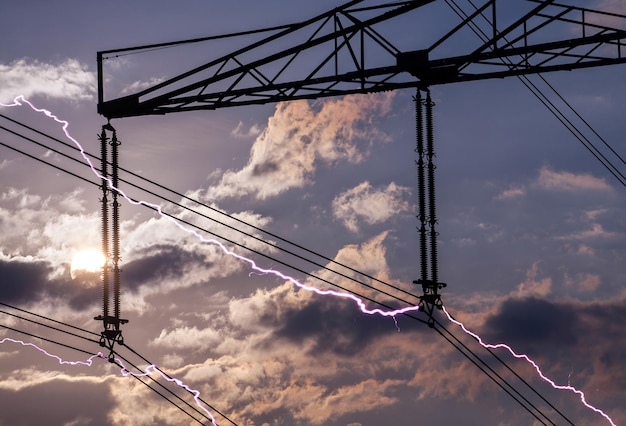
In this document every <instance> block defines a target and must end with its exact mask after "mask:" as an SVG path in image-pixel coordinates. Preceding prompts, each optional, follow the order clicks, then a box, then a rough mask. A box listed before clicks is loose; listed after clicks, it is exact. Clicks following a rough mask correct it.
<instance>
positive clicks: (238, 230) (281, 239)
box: [0, 114, 415, 296]
mask: <svg viewBox="0 0 626 426" xmlns="http://www.w3.org/2000/svg"><path fill="white" fill-rule="evenodd" d="M0 117H2V118H5V119H7V120H9V121H12V122H13V123H16V124H19V125H20V126H23V127H25V128H27V129H29V130H31V131H34V132H36V133H39V134H40V135H42V136H45V137H47V138H49V139H52V140H54V141H55V142H58V143H61V144H62V145H64V146H66V147H68V148H71V149H73V150H75V151H80V150H79V149H78V148H77V147H76V146H75V145H72V144H69V143H67V142H64V141H61V140H59V139H57V138H55V137H53V136H50V135H48V134H46V133H44V132H40V131H38V130H36V129H34V128H32V127H30V126H28V125H25V124H23V123H20V122H18V121H16V120H13V119H11V118H9V117H7V116H5V115H3V114H0ZM0 128H2V129H4V130H6V131H9V132H11V133H13V134H16V135H18V136H20V137H22V138H24V139H26V140H29V141H31V142H34V143H36V144H38V145H40V146H43V147H45V148H46V149H49V150H51V151H54V152H56V153H58V154H60V155H63V156H65V157H67V158H70V159H72V160H74V161H76V162H79V163H81V164H83V165H86V164H85V163H84V162H83V161H81V160H77V159H74V158H72V157H69V156H67V155H66V154H62V153H60V152H59V151H56V150H54V149H53V148H50V147H49V146H47V145H45V144H40V143H39V142H36V141H33V140H32V139H30V138H28V137H26V136H23V135H20V134H17V133H16V132H13V131H12V130H8V129H7V128H5V127H3V126H0ZM85 154H86V155H87V156H89V157H91V158H92V159H95V160H99V161H101V160H100V158H99V157H97V156H96V155H93V154H90V153H87V152H85ZM109 164H110V163H109ZM119 169H120V170H122V171H123V172H125V173H128V174H130V175H132V176H134V177H136V178H138V179H141V180H143V181H145V182H148V183H150V184H152V185H155V186H157V187H159V188H161V189H164V190H166V191H168V192H171V193H173V194H174V195H176V196H179V197H181V198H183V199H186V200H188V201H192V202H194V203H196V204H198V205H199V206H201V207H205V208H207V209H209V210H211V211H213V212H215V213H219V214H221V215H223V216H226V217H228V218H229V219H232V220H234V221H236V222H238V223H241V224H243V225H246V226H248V227H250V228H252V229H254V230H256V231H259V232H262V233H265V234H267V235H269V236H270V237H272V238H276V239H278V240H280V241H283V242H285V243H287V244H290V245H292V246H294V247H296V248H298V249H301V250H304V251H306V252H308V253H311V254H313V255H315V256H318V257H320V258H322V259H324V260H326V261H328V262H330V263H332V264H335V265H337V266H340V267H343V268H346V269H348V270H350V271H352V272H355V273H357V274H359V275H361V276H363V277H365V278H368V279H370V280H372V281H375V282H378V283H380V284H383V285H385V286H387V287H390V288H392V289H394V290H396V291H400V292H402V293H405V294H406V295H409V296H415V295H414V294H413V293H411V292H409V291H407V290H404V289H403V288H400V287H398V286H394V285H392V284H389V283H387V282H385V281H383V280H381V279H379V278H376V277H374V276H372V275H369V274H366V273H364V272H360V271H358V270H356V269H355V268H352V267H351V266H348V265H346V264H344V263H342V262H339V261H337V260H334V259H332V258H330V257H328V256H325V255H323V254H320V253H317V252H315V251H313V250H311V249H308V248H306V247H304V246H302V245H300V244H298V243H295V242H292V241H290V240H288V239H286V238H283V237H281V236H279V235H277V234H274V233H272V232H270V231H267V230H265V229H263V228H260V227H258V226H256V225H253V224H251V223H248V222H246V221H244V220H242V219H240V218H238V217H236V216H233V215H230V214H228V213H225V212H223V211H221V210H219V209H217V208H215V207H213V206H210V205H208V204H206V203H203V202H201V201H198V200H195V199H193V198H191V197H189V196H187V195H185V194H182V193H180V192H178V191H175V190H173V189H170V188H168V187H166V186H164V185H161V184H159V183H157V182H155V181H153V180H150V179H148V178H145V177H143V176H140V175H138V174H136V173H133V172H131V171H129V170H126V169H124V168H122V167H119ZM120 180H121V181H122V182H124V183H126V184H129V185H131V186H133V187H135V188H137V189H140V190H142V191H144V192H146V193H148V194H150V195H154V196H156V197H158V198H160V199H162V200H164V201H167V202H169V203H171V204H174V205H176V206H178V207H180V208H183V209H185V210H188V211H191V212H193V213H195V214H197V215H199V216H201V217H204V218H206V219H209V220H211V221H213V222H216V223H218V224H220V225H223V226H225V227H227V228H229V229H232V230H234V231H236V232H239V233H241V234H243V235H245V236H247V237H250V238H253V239H255V240H257V241H260V242H262V243H264V244H267V245H269V246H271V247H274V248H276V249H278V250H282V251H284V252H285V253H288V254H291V255H292V256H295V257H298V258H300V259H302V260H305V261H307V262H309V263H312V264H314V265H315V266H318V267H321V268H323V269H326V270H328V271H330V272H333V273H336V274H338V275H341V276H342V277H344V278H347V279H349V280H352V281H355V282H358V283H359V284H363V283H362V282H360V281H356V280H355V279H354V278H353V277H349V276H347V275H345V274H342V273H341V272H338V271H335V270H333V269H330V268H329V267H328V266H325V265H322V264H320V263H316V262H314V261H312V260H310V259H307V258H305V257H303V256H301V255H298V254H296V253H293V252H291V251H290V250H287V249H285V248H283V247H280V246H277V245H275V244H272V243H271V242H269V241H266V240H264V239H262V238H259V237H257V236H255V235H253V234H250V233H248V232H245V231H243V230H240V229H237V228H235V227H234V226H232V225H228V224H226V223H224V222H221V221H219V220H217V219H215V218H212V217H210V216H207V215H205V214H203V213H201V212H198V211H196V210H193V209H192V208H191V207H189V206H185V205H183V204H181V203H178V202H176V201H172V200H170V199H168V198H166V197H164V196H162V195H159V194H156V193H154V192H152V191H149V190H147V189H145V188H143V187H141V186H138V185H136V184H134V183H131V182H129V181H127V180H125V179H121V178H120Z"/></svg>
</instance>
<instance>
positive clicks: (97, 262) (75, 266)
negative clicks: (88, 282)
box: [70, 249, 106, 279]
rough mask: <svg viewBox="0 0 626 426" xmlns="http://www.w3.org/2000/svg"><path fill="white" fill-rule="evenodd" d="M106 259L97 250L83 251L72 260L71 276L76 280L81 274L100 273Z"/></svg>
mask: <svg viewBox="0 0 626 426" xmlns="http://www.w3.org/2000/svg"><path fill="white" fill-rule="evenodd" d="M105 260H106V258H105V257H104V255H103V254H102V252H100V251H99V250H96V249H86V250H81V251H79V252H78V253H76V254H75V255H74V257H73V258H72V265H71V267H70V275H71V276H72V279H75V278H76V277H77V276H78V274H79V273H81V272H91V273H93V272H100V271H101V270H102V266H103V265H104V262H105Z"/></svg>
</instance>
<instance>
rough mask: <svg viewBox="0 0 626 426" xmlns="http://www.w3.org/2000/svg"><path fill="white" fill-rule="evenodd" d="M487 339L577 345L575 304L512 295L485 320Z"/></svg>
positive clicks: (577, 328)
mask: <svg viewBox="0 0 626 426" xmlns="http://www.w3.org/2000/svg"><path fill="white" fill-rule="evenodd" d="M485 326H486V329H487V336H488V340H489V341H492V342H503V341H506V342H510V343H512V344H514V345H516V346H523V347H526V348H528V347H531V346H533V347H534V346H537V345H540V346H543V345H553V344H559V345H575V344H576V343H577V342H578V336H579V334H580V326H581V323H580V319H579V318H578V316H577V314H576V312H575V310H574V308H573V307H572V306H569V305H567V304H558V303H553V302H549V301H546V300H540V299H536V298H528V299H521V300H520V299H510V300H507V301H505V302H503V303H502V304H501V305H500V308H499V310H498V312H497V313H496V314H495V315H493V316H491V317H490V318H489V319H488V320H487V321H486V323H485Z"/></svg>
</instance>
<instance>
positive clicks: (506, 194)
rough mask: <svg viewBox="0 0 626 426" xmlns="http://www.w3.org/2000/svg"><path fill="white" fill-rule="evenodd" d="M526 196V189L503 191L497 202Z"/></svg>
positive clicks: (512, 188) (515, 188) (516, 188)
mask: <svg viewBox="0 0 626 426" xmlns="http://www.w3.org/2000/svg"><path fill="white" fill-rule="evenodd" d="M525 194H526V189H525V188H522V187H511V188H509V189H506V190H504V191H502V192H501V193H500V194H498V195H497V196H496V200H509V199H513V198H518V197H521V196H523V195H525Z"/></svg>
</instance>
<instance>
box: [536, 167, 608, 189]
mask: <svg viewBox="0 0 626 426" xmlns="http://www.w3.org/2000/svg"><path fill="white" fill-rule="evenodd" d="M536 183H537V185H538V186H539V187H540V188H543V189H547V190H551V191H581V190H588V191H608V190H610V189H611V186H610V185H609V184H608V183H606V180H604V179H601V178H597V177H594V176H592V175H589V174H574V173H570V172H555V171H553V170H551V169H550V168H548V167H547V166H544V167H542V168H541V170H540V171H539V177H538V178H537V182H536Z"/></svg>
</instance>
